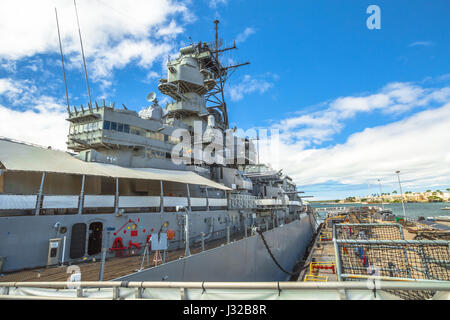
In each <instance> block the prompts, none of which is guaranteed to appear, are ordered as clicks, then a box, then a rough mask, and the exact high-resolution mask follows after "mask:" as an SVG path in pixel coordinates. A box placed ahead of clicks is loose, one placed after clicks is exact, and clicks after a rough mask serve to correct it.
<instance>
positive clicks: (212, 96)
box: [205, 20, 250, 129]
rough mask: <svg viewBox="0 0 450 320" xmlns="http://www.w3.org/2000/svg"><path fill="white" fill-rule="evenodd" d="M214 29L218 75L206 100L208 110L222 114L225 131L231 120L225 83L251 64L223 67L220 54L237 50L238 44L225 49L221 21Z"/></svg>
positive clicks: (215, 23) (215, 59)
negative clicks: (240, 69) (220, 33)
mask: <svg viewBox="0 0 450 320" xmlns="http://www.w3.org/2000/svg"><path fill="white" fill-rule="evenodd" d="M214 25H215V26H214V29H215V42H214V51H212V52H211V53H212V54H213V55H212V56H213V57H214V59H213V60H212V64H213V66H212V69H214V70H215V71H216V72H215V75H216V79H217V82H216V85H215V86H214V88H213V90H211V91H209V92H208V93H207V94H206V95H205V99H206V101H207V102H209V106H208V107H207V108H208V110H211V109H215V110H219V111H220V112H221V113H222V116H223V120H224V125H225V129H228V127H229V120H228V111H227V104H226V101H225V94H224V87H225V83H226V81H227V80H228V78H229V77H230V76H231V75H232V74H233V73H234V71H235V70H236V69H237V68H239V67H242V66H245V65H248V64H250V62H244V63H241V64H236V65H231V66H228V67H222V65H221V63H220V60H219V53H222V52H225V51H229V50H234V49H237V47H236V42H234V44H233V46H232V47H228V48H223V49H221V46H222V40H221V39H219V26H218V25H219V20H214ZM229 71H231V72H229Z"/></svg>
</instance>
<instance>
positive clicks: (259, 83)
mask: <svg viewBox="0 0 450 320" xmlns="http://www.w3.org/2000/svg"><path fill="white" fill-rule="evenodd" d="M271 87H273V83H271V82H268V81H266V80H264V79H258V78H254V77H252V76H250V75H248V74H247V75H245V76H244V78H243V80H242V81H241V82H240V83H238V84H236V85H229V86H228V89H227V93H228V94H229V95H230V98H231V100H232V101H239V100H242V99H243V98H244V95H246V94H250V93H253V92H259V93H260V94H262V93H264V92H266V91H267V90H268V89H270V88H271Z"/></svg>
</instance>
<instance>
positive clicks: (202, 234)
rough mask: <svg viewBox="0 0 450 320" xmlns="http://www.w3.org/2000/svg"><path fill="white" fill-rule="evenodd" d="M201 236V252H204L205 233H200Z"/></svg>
mask: <svg viewBox="0 0 450 320" xmlns="http://www.w3.org/2000/svg"><path fill="white" fill-rule="evenodd" d="M201 236H202V251H205V233H204V232H202V233H201Z"/></svg>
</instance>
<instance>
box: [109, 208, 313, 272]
mask: <svg viewBox="0 0 450 320" xmlns="http://www.w3.org/2000/svg"><path fill="white" fill-rule="evenodd" d="M313 228H314V229H313ZM313 230H314V231H315V225H314V222H313V221H312V218H311V216H310V215H306V214H302V215H301V217H300V220H295V221H293V222H291V223H289V224H285V225H283V226H280V227H277V228H274V229H272V230H269V231H266V232H264V237H265V239H266V241H267V243H268V245H269V247H270V249H271V251H272V253H273V255H274V257H275V259H276V260H277V261H278V262H279V264H280V265H281V266H283V268H284V269H286V270H288V271H291V270H292V269H293V267H294V265H295V263H296V262H298V261H299V260H300V259H301V258H302V257H303V256H304V254H305V251H306V248H307V247H308V245H309V244H310V242H311V239H312V235H313ZM289 278H290V275H288V274H286V273H284V272H283V271H282V270H280V269H279V268H278V267H277V266H276V264H275V263H274V262H273V260H272V258H271V257H270V255H269V253H268V251H267V249H266V248H265V246H264V243H263V241H262V239H261V237H260V236H259V235H254V236H250V237H248V238H244V239H242V240H239V241H236V242H233V243H230V244H228V245H223V246H221V247H218V248H215V249H211V250H208V251H204V252H201V253H198V254H195V255H192V256H190V257H187V258H182V259H179V260H175V261H171V262H169V263H167V264H164V265H160V266H157V267H154V268H150V269H147V270H143V271H141V272H137V273H133V274H130V275H128V276H125V277H121V278H119V279H117V280H121V281H161V280H167V281H285V280H288V279H289Z"/></svg>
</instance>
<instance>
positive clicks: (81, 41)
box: [73, 0, 92, 111]
mask: <svg viewBox="0 0 450 320" xmlns="http://www.w3.org/2000/svg"><path fill="white" fill-rule="evenodd" d="M73 5H74V6H75V14H76V16H77V24H78V34H79V36H80V45H81V54H82V56H83V65H84V75H85V76H86V86H87V91H88V96H89V110H91V111H92V103H91V90H90V89H89V80H88V74H87V69H86V59H85V57H84V48H83V40H82V39H81V30H80V21H79V20H78V10H77V3H76V2H75V0H73Z"/></svg>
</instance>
